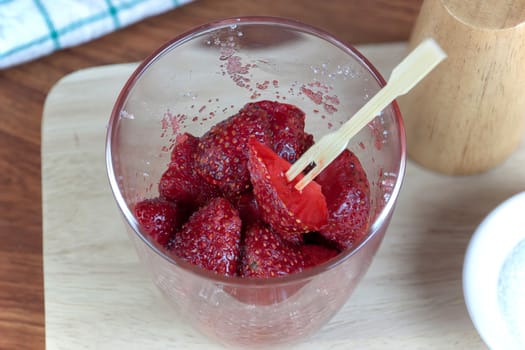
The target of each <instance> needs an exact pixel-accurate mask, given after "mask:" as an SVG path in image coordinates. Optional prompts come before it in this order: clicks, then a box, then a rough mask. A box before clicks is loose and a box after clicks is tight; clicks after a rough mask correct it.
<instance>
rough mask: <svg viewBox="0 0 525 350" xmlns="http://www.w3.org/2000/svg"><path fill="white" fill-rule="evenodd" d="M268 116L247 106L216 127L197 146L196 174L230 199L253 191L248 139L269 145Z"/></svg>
mask: <svg viewBox="0 0 525 350" xmlns="http://www.w3.org/2000/svg"><path fill="white" fill-rule="evenodd" d="M268 130H269V123H268V115H267V112H266V111H265V110H263V109H262V108H259V107H258V106H256V105H251V104H247V105H246V106H245V107H243V108H242V109H241V110H240V111H239V113H237V114H235V115H233V116H231V117H230V118H228V119H226V120H224V121H222V122H220V123H218V124H216V125H215V126H213V127H212V128H211V129H210V130H209V131H208V132H207V133H206V134H204V135H203V136H202V137H201V138H200V140H199V143H198V146H197V153H196V158H195V159H196V164H195V165H196V171H197V172H198V173H199V175H200V176H201V177H202V178H203V179H204V180H206V181H207V182H209V183H210V184H212V185H215V186H218V187H219V188H220V189H221V190H222V192H223V193H224V194H226V195H227V196H229V197H230V198H231V197H233V196H235V195H237V194H240V193H241V192H244V191H245V190H247V189H249V188H250V174H249V173H248V169H247V168H246V163H247V161H248V151H247V145H248V139H249V138H256V139H257V140H259V141H261V142H263V143H267V144H270V143H271V138H270V137H271V135H269V132H268Z"/></svg>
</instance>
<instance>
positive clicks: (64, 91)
mask: <svg viewBox="0 0 525 350" xmlns="http://www.w3.org/2000/svg"><path fill="white" fill-rule="evenodd" d="M362 50H363V51H364V52H365V54H366V55H367V56H368V57H370V58H371V61H372V62H373V63H374V64H375V65H377V66H378V68H379V69H380V70H381V71H382V72H383V73H384V75H385V76H388V72H389V70H390V69H392V67H393V66H394V64H395V63H397V62H398V61H399V60H400V59H401V58H402V56H403V55H404V54H405V44H391V45H379V46H366V47H362ZM133 67H134V66H133V65H112V66H105V67H100V68H93V69H89V70H83V71H80V72H77V73H74V74H73V75H69V76H67V77H66V78H64V79H63V80H61V81H60V82H59V83H58V85H56V86H55V87H54V88H53V90H52V91H51V93H50V94H49V96H48V99H47V102H46V105H45V111H44V119H43V136H42V142H43V144H42V161H43V164H42V166H43V171H42V176H43V208H44V272H45V296H46V297H45V308H46V341H47V349H50V350H54V349H68V350H75V349H116V348H126V349H165V348H168V347H169V348H175V349H179V348H182V349H220V348H221V347H219V346H218V345H216V344H214V343H212V342H210V341H209V340H207V339H206V338H203V337H202V336H201V335H199V334H198V333H195V331H193V330H192V329H190V328H189V327H188V326H187V325H185V324H184V321H183V320H180V319H178V318H177V317H176V316H175V315H173V314H172V313H171V310H170V309H169V308H167V307H166V305H165V304H164V302H163V301H162V300H161V299H160V298H159V296H158V294H157V292H156V290H155V289H154V286H153V284H152V283H151V282H150V280H149V279H148V276H146V274H145V270H143V269H142V267H141V266H140V265H139V263H138V259H137V258H136V256H135V252H134V250H133V248H132V246H131V243H130V242H128V238H127V235H126V233H125V229H124V224H123V223H122V222H121V219H120V217H119V214H118V210H117V208H116V205H115V204H114V202H113V198H112V195H111V193H110V189H109V186H108V182H107V179H106V174H105V163H104V137H105V131H106V124H107V120H108V116H109V113H110V110H111V107H112V104H113V102H114V99H115V97H116V94H117V92H118V89H119V88H120V87H121V86H122V84H123V83H124V81H125V79H126V78H127V76H128V75H129V74H130V73H131V70H132V69H133ZM102 86H103V87H104V89H101V88H100V87H102ZM524 161H525V144H522V145H521V146H520V148H519V150H518V152H516V153H515V154H513V155H512V157H510V158H509V159H508V160H507V161H506V162H504V163H503V164H502V165H501V166H500V167H498V168H497V169H494V170H493V171H490V172H487V173H485V174H482V175H474V176H467V177H451V176H445V175H440V174H436V173H433V172H429V171H427V170H424V169H423V168H421V167H419V166H417V165H415V164H413V163H412V162H409V164H408V167H407V174H406V179H405V182H404V185H403V188H402V191H401V196H400V198H399V202H398V205H397V209H396V212H395V214H394V217H393V220H392V223H391V226H390V228H389V230H388V232H387V235H386V237H385V240H384V241H383V244H382V246H381V248H380V249H379V252H378V255H377V257H376V259H375V260H374V262H373V263H372V266H371V268H370V270H369V271H368V273H367V274H366V275H365V277H364V279H363V281H362V282H361V284H360V286H359V287H358V289H357V290H356V292H355V294H354V296H353V297H352V298H351V299H350V301H349V302H348V303H347V304H346V305H345V307H344V308H343V309H342V310H341V311H340V312H339V313H338V314H337V315H336V316H335V318H334V319H333V320H332V321H331V322H330V323H329V324H327V325H326V326H325V327H324V328H323V329H322V330H321V332H320V333H318V334H316V335H315V336H314V337H312V338H310V339H308V340H307V341H306V342H304V343H301V344H298V345H297V346H294V347H286V348H290V349H328V348H329V349H349V348H359V349H418V348H419V349H485V348H486V347H485V345H484V344H483V343H482V341H481V339H480V338H479V336H478V334H477V333H476V331H475V329H474V328H473V326H472V323H471V321H470V319H469V317H468V314H467V311H466V308H465V305H464V301H463V295H462V288H461V271H462V263H463V257H464V253H465V249H466V246H467V243H468V240H469V238H470V236H471V235H472V233H473V231H474V230H475V228H476V227H477V225H478V224H479V223H480V222H481V220H482V219H483V217H484V216H485V215H486V214H488V213H489V212H490V210H491V209H493V208H494V207H495V206H496V205H497V204H498V203H500V202H501V201H503V200H504V199H506V198H508V197H510V196H511V195H512V194H515V193H518V192H520V191H523V190H524V189H525V168H524V167H523V166H522V164H523V162H524ZM502 234H504V232H502Z"/></svg>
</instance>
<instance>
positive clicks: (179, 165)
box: [159, 133, 219, 207]
mask: <svg viewBox="0 0 525 350" xmlns="http://www.w3.org/2000/svg"><path fill="white" fill-rule="evenodd" d="M198 143H199V139H198V138H197V137H195V136H193V135H191V134H189V133H184V134H181V135H179V136H178V137H177V139H176V142H175V147H174V148H173V151H172V152H171V162H170V164H169V166H168V169H167V170H166V171H165V172H164V173H163V174H162V177H161V179H160V182H159V193H160V195H161V196H162V197H163V198H166V199H169V200H171V201H176V202H181V203H184V204H186V205H188V206H189V207H198V206H200V205H203V204H205V203H206V202H208V201H209V200H210V199H211V198H214V197H217V196H218V195H219V191H218V189H217V188H215V187H214V186H212V185H210V184H208V183H207V182H206V181H203V180H202V179H201V178H200V176H199V175H198V174H197V172H196V171H195V159H194V155H195V152H196V150H197V144H198Z"/></svg>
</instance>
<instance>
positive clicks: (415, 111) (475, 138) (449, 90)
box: [398, 0, 525, 175]
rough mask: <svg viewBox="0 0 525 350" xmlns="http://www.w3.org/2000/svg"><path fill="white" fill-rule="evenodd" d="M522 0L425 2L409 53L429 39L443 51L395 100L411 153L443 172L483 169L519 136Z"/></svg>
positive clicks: (524, 56)
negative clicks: (442, 56) (426, 73)
mask: <svg viewBox="0 0 525 350" xmlns="http://www.w3.org/2000/svg"><path fill="white" fill-rule="evenodd" d="M524 20H525V0H515V1H513V0H506V1H486V0H484V1H483V0H425V1H424V3H423V5H422V8H421V12H420V14H419V17H418V19H417V21H416V24H415V27H414V30H413V33H412V37H411V39H410V44H409V46H410V49H412V48H413V47H415V46H416V45H417V44H418V43H420V42H421V41H422V40H423V39H425V38H427V37H433V38H434V39H435V40H436V41H437V42H438V43H439V44H440V46H441V47H442V48H443V49H444V50H445V52H446V53H447V54H448V58H447V59H446V60H445V61H444V62H442V63H441V64H440V65H439V66H438V67H437V68H436V69H435V70H434V72H432V73H431V74H430V75H429V76H428V77H426V78H425V79H424V80H423V81H422V82H421V83H420V84H419V85H418V86H416V87H415V88H414V89H413V90H412V91H411V92H410V93H409V94H408V95H405V96H403V97H401V98H400V99H399V100H398V102H399V105H400V108H401V112H402V114H403V117H404V119H405V124H406V131H407V147H408V154H409V156H410V157H411V158H412V159H413V160H415V161H416V162H418V163H420V164H421V165H423V166H425V167H427V168H430V169H433V170H436V171H439V172H442V173H446V174H454V175H465V174H473V173H479V172H483V171H486V170H488V169H491V168H493V167H495V166H496V165H498V164H499V163H500V162H502V161H504V160H505V159H506V158H507V157H508V156H509V155H510V154H511V153H512V152H513V151H514V150H515V149H516V147H517V146H518V145H519V143H520V142H521V140H522V137H523V134H524V132H525V23H523V21H524Z"/></svg>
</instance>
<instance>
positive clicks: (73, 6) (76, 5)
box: [0, 0, 192, 68]
mask: <svg viewBox="0 0 525 350" xmlns="http://www.w3.org/2000/svg"><path fill="white" fill-rule="evenodd" d="M190 1H192V0H0V68H6V67H9V66H13V65H16V64H19V63H23V62H26V61H29V60H32V59H34V58H37V57H40V56H43V55H47V54H50V53H51V52H53V51H56V50H59V49H62V48H66V47H71V46H74V45H78V44H81V43H84V42H86V41H89V40H91V39H94V38H97V37H100V36H102V35H104V34H107V33H109V32H112V31H114V30H117V29H118V28H121V27H125V26H127V25H129V24H132V23H134V22H137V21H139V20H141V19H143V18H146V17H149V16H153V15H156V14H160V13H162V12H165V11H168V10H171V9H173V8H175V7H178V6H181V5H184V4H186V3H188V2H190Z"/></svg>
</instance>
